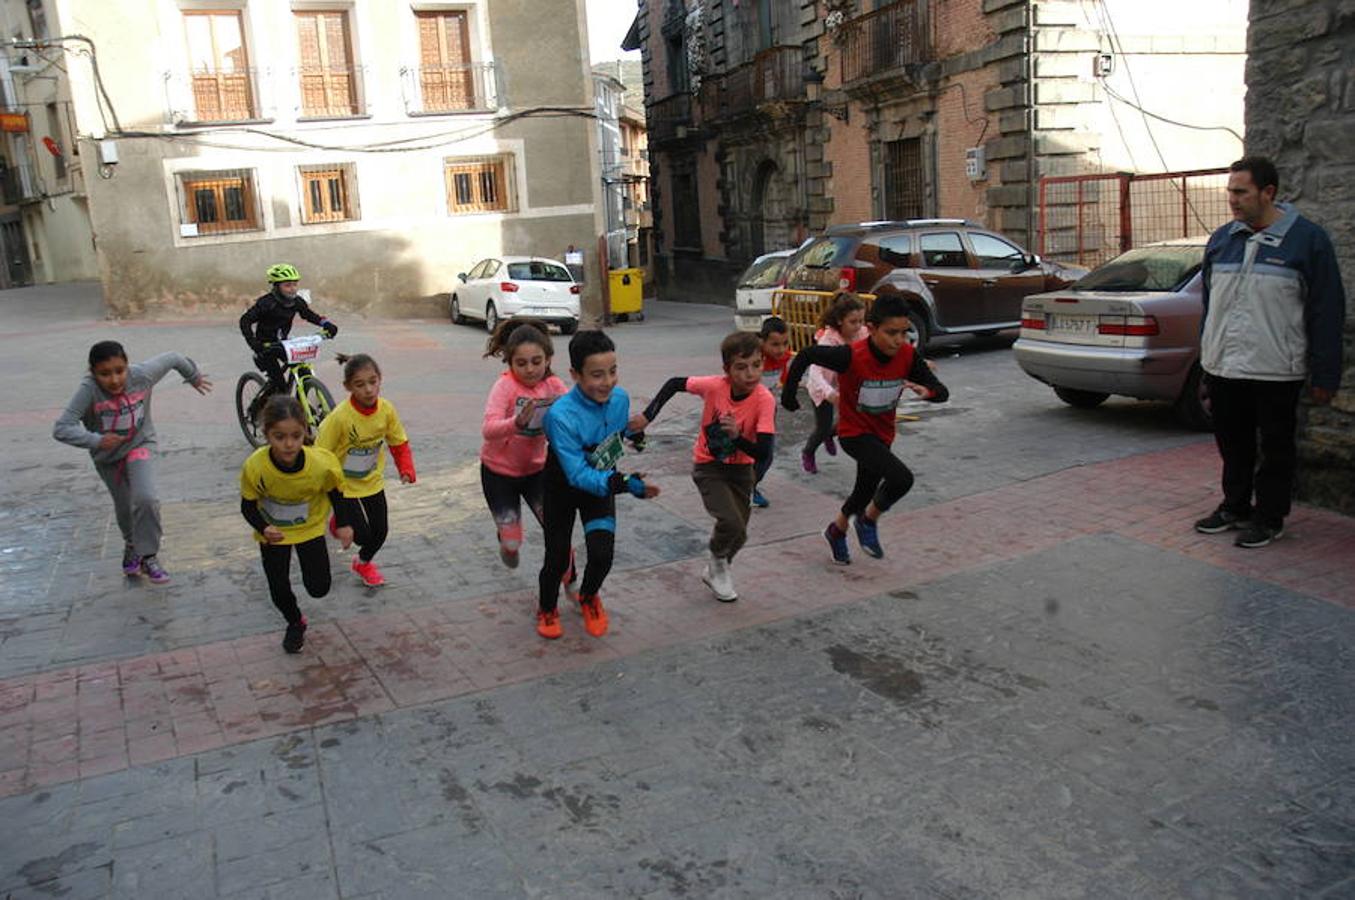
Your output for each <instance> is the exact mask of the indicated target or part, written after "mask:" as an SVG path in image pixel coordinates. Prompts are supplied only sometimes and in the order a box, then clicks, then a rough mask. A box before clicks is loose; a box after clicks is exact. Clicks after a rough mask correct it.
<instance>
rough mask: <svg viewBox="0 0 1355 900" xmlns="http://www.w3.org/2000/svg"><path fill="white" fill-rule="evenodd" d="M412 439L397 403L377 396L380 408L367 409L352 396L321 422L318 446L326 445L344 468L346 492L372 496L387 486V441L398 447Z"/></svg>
mask: <svg viewBox="0 0 1355 900" xmlns="http://www.w3.org/2000/svg"><path fill="white" fill-rule="evenodd" d="M408 442H409V436H408V435H407V434H405V426H404V425H402V424H400V416H399V414H398V413H396V411H395V406H394V405H393V404H392V403H391V402H390V401H389V400H387V399H386V398H385V397H378V398H377V399H376V410H375V411H374V412H372V413H364V412H362V411H361V410H359V409H358V408H357V407H355V406H354V405H353V399H352V398H351V397H350V398H349V399H347V400H345V401H344V402H343V403H340V404H339V405H338V406H336V407H335V408H334V411H333V412H331V413H330V414H329V415H327V416H325V420H324V421H323V422H321V423H320V431H319V433H318V434H316V436H315V446H317V447H324V448H325V449H326V450H328V451H330V452H331V453H333V454H334V455H335V456H336V457H338V459H339V463H340V464H341V466H342V468H343V495H344V496H345V497H350V498H356V497H370V496H372V495H373V494H376V493H379V492H380V491H381V489H382V488H384V487H385V486H386V482H385V479H384V478H383V477H382V473H383V472H384V471H385V470H386V454H384V453H382V452H381V448H382V446H383V445H387V446H392V447H398V446H400V445H401V444H406V443H408Z"/></svg>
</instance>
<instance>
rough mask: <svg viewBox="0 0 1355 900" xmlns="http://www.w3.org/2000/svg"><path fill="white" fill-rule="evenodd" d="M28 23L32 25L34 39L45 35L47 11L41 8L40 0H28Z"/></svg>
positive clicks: (41, 38)
mask: <svg viewBox="0 0 1355 900" xmlns="http://www.w3.org/2000/svg"><path fill="white" fill-rule="evenodd" d="M28 24H30V25H32V26H33V37H34V38H35V39H36V40H39V41H40V40H43V39H44V38H46V37H47V11H46V10H45V9H43V8H42V0H28Z"/></svg>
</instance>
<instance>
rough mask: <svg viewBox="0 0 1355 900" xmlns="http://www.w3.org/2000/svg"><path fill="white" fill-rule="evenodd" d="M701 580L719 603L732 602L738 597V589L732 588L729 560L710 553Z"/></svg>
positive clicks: (732, 580) (732, 579)
mask: <svg viewBox="0 0 1355 900" xmlns="http://www.w3.org/2000/svg"><path fill="white" fill-rule="evenodd" d="M701 580H702V581H704V582H705V583H706V586H707V587H708V588H710V591H711V593H712V594H714V595H715V599H716V600H719V601H720V602H721V603H733V602H734V601H735V600H737V599H739V594H738V591H736V590H735V589H734V576H733V575H732V574H731V573H730V571H729V560H727V559H724V558H723V557H718V556H715V555H714V554H712V555H711V557H710V559H709V560H707V562H706V569H705V571H704V572H702V573H701Z"/></svg>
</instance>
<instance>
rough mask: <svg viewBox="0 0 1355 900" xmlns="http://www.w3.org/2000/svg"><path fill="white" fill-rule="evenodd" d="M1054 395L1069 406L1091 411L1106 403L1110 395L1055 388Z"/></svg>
mask: <svg viewBox="0 0 1355 900" xmlns="http://www.w3.org/2000/svg"><path fill="white" fill-rule="evenodd" d="M1054 394H1055V396H1057V397H1058V398H1059V399H1060V400H1062V401H1063V402H1064V403H1067V404H1068V405H1069V406H1075V407H1077V408H1078V409H1092V408H1093V407H1097V406H1100V405H1101V404H1102V403H1105V402H1106V398H1107V397H1109V396H1110V394H1102V393H1098V392H1097V391H1079V390H1077V389H1075V388H1066V387H1056V388H1054Z"/></svg>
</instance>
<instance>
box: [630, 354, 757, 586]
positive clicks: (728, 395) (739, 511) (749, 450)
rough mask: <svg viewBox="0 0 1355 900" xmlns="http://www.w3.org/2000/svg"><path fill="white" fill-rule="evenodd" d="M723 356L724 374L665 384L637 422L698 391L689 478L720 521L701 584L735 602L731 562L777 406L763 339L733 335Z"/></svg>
mask: <svg viewBox="0 0 1355 900" xmlns="http://www.w3.org/2000/svg"><path fill="white" fill-rule="evenodd" d="M720 358H721V360H722V362H723V363H724V370H725V374H723V375H706V376H702V377H698V378H670V379H668V381H666V382H665V383H664V385H663V388H662V389H660V391H659V393H658V395H657V396H655V397H654V399H653V400H652V401H651V402H650V404H649V406H648V407H646V408H645V411H644V412H643V413H641V414H640V415H639V416H637V418H638V419H642V420H643V422H638V423H635V424H639V425H641V426H642V427H643V426H644V425H648V424H649V423H650V422H652V421H654V419H655V417H656V416H658V414H659V410H661V409H662V408H663V405H664V404H665V403H667V402H668V401H669V399H671V398H672V396H673V395H674V394H676V393H677V392H678V391H686V392H687V393H689V394H696V395H697V396H699V397H701V398H702V400H703V401H704V404H703V407H702V409H701V430H700V431H699V432H698V433H697V436H696V446H695V448H694V449H693V451H692V459H693V462H694V465H693V467H692V481H694V482H696V487H697V490H699V491H700V492H701V500H702V502H703V503H704V504H705V506H706V512H708V513H710V514H711V516H713V517H714V518H715V528H714V530H713V531H712V532H711V535H710V545H709V546H710V559H709V561H708V562H707V563H706V570H705V572H704V573H703V574H702V580H703V581H704V582H705V583H706V585H707V586H708V587H709V588H710V589H711V592H712V593H713V594H715V598H716V599H717V600H720V601H723V602H725V603H732V602H733V601H735V600H737V599H739V595H738V592H737V591H736V590H735V588H734V577H733V575H732V574H731V573H730V571H729V565H730V563H731V562H733V560H734V554H736V553H738V552H739V549H740V548H741V547H743V545H744V542H745V541H746V540H747V539H748V514H749V511H750V506H749V504H750V501H751V498H752V494H753V482H754V481H755V479H756V476H755V474H754V466H755V465H756V464H757V463H758V462H760V461H761V460H763V459H766V458H767V457H769V456H771V453H772V439H773V437H774V436H775V434H776V401H775V400H774V399H773V398H772V394H771V391H769V390H767V388H766V387H765V386H764V385H763V384H762V342H761V339H760V338H759V337H758V335H756V334H750V333H748V332H735V333H733V334H731V335H729V336H728V337H726V338H725V339H724V340H723V341H722V342H721V343H720ZM635 424H633V425H632V428H634V427H635ZM637 430H638V429H637Z"/></svg>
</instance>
